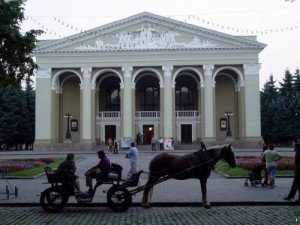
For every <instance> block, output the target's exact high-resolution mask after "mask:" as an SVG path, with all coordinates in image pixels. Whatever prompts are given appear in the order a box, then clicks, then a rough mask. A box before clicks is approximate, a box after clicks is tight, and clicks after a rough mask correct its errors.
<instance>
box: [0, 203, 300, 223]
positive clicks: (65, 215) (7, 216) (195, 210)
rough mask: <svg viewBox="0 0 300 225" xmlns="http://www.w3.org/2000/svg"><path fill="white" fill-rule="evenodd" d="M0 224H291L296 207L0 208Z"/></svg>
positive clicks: (299, 211) (298, 217)
mask: <svg viewBox="0 0 300 225" xmlns="http://www.w3.org/2000/svg"><path fill="white" fill-rule="evenodd" d="M0 218H1V224H2V225H19V224H22V225H44V224H47V225H52V224H64V225H68V224H70V225H75V224H81V225H85V224H87V225H93V224H105V225H108V224H111V225H114V224H119V225H138V224H143V225H179V224H180V225H182V224H195V225H196V224H197V225H225V224H226V225H227V224H230V225H269V224H272V225H293V224H295V225H296V224H299V220H300V208H299V207H293V206H235V207H213V208H211V209H204V208H202V207H163V208H162V207H153V208H150V209H144V208H141V207H132V208H130V209H129V210H128V211H126V212H123V213H116V212H112V211H111V210H109V209H108V208H106V207H92V208H89V207H70V208H66V209H65V210H64V211H63V212H62V213H54V214H53V213H52V214H51V213H46V212H44V211H43V210H42V209H41V208H39V207H0Z"/></svg>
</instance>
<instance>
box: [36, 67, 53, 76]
mask: <svg viewBox="0 0 300 225" xmlns="http://www.w3.org/2000/svg"><path fill="white" fill-rule="evenodd" d="M34 74H35V76H36V78H51V68H39V69H35V70H34Z"/></svg>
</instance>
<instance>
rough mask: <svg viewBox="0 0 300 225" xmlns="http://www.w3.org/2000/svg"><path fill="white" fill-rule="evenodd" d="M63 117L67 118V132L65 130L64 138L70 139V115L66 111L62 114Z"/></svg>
mask: <svg viewBox="0 0 300 225" xmlns="http://www.w3.org/2000/svg"><path fill="white" fill-rule="evenodd" d="M64 118H66V119H67V132H66V139H71V133H70V118H72V115H71V114H69V113H67V114H65V115H64Z"/></svg>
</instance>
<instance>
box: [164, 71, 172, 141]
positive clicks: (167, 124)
mask: <svg viewBox="0 0 300 225" xmlns="http://www.w3.org/2000/svg"><path fill="white" fill-rule="evenodd" d="M162 70H163V72H164V137H173V103H172V76H171V75H172V71H173V66H163V67H162Z"/></svg>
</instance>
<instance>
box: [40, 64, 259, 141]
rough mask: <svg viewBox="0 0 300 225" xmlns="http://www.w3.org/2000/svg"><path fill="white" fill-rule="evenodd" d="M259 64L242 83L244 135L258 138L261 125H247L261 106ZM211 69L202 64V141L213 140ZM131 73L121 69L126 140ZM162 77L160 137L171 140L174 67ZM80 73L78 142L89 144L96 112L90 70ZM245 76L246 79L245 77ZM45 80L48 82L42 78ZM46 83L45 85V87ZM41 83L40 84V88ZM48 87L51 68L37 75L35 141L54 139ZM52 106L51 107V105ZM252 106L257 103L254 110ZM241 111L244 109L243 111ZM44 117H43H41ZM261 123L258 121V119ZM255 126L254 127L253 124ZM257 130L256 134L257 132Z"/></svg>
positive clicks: (166, 69)
mask: <svg viewBox="0 0 300 225" xmlns="http://www.w3.org/2000/svg"><path fill="white" fill-rule="evenodd" d="M257 65H258V64H254V66H253V65H252V66H251V65H246V66H244V69H245V74H246V76H245V83H246V84H248V83H249V84H248V85H250V86H249V87H247V88H245V92H244V94H245V95H244V99H245V106H244V109H245V111H244V112H248V111H250V113H247V114H246V113H245V126H246V127H245V132H244V133H245V136H247V135H248V136H253V137H254V136H258V135H260V127H259V128H257V127H255V126H257V125H260V123H259V124H257V123H252V124H251V123H249V121H257V118H260V106H259V89H258V88H259V83H258V80H259V79H258V69H259V68H258V67H257ZM213 70H214V65H203V71H204V80H205V85H203V84H201V89H202V88H204V91H201V93H204V115H201V116H202V118H203V119H202V122H204V135H203V136H204V139H207V140H212V141H213V140H214V139H215V123H216V117H215V106H214V105H215V104H214V102H215V91H214V86H215V85H214V81H213V76H212V75H213ZM132 71H133V67H132V66H129V67H122V72H123V75H124V81H123V86H122V87H121V88H123V90H122V91H123V95H122V98H123V100H122V136H124V137H128V136H133V129H132V127H133V118H134V116H133V113H134V111H133V107H132V102H133V96H132V79H131V78H132ZM162 71H163V75H164V84H163V89H164V90H163V101H164V108H163V109H161V110H162V111H163V124H162V125H163V135H164V136H165V137H174V135H175V134H174V133H173V130H174V129H173V126H174V125H173V117H174V113H173V111H174V104H173V101H174V99H173V96H172V92H173V91H174V90H172V88H174V85H172V72H173V66H163V67H162ZM81 73H82V77H83V78H82V80H81V81H82V83H81V112H80V115H81V116H80V117H81V118H80V119H81V121H82V123H81V126H82V127H81V128H82V132H81V142H92V141H93V140H94V139H95V137H94V135H93V133H94V132H93V129H94V128H95V127H94V125H93V121H94V119H93V118H95V115H94V114H95V113H94V112H92V104H94V102H95V96H94V93H95V91H92V90H91V73H92V68H91V67H83V68H81ZM247 75H248V76H247ZM43 78H48V79H43ZM45 83H46V84H45ZM41 84H42V85H41ZM45 85H46V86H48V85H49V86H50V87H49V92H48V93H45V91H46V90H41V89H42V88H44V87H45ZM51 86H52V90H53V83H52V82H51V69H46V70H43V69H40V70H39V71H38V74H37V92H39V93H41V92H44V94H42V95H37V109H36V114H37V122H36V129H37V136H36V139H37V140H38V139H40V140H47V139H50V140H51V139H53V137H51V136H53V133H52V135H51V132H52V131H51V129H53V126H52V124H53V123H51V119H54V117H53V116H52V114H53V110H52V103H51V102H52V101H51ZM256 92H257V93H256ZM45 102H49V104H48V105H47V106H46V107H45V105H44V104H43V103H45ZM50 103H51V104H50ZM253 104H256V105H255V106H254V107H253ZM242 111H243V110H242ZM42 115H49V117H48V118H47V119H46V120H45V118H44V117H43V116H42ZM42 117H43V118H42ZM259 121H260V120H259ZM253 124H254V125H253ZM41 129H46V132H45V130H44V131H43V132H40V133H39V131H41ZM258 129H259V131H258Z"/></svg>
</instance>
